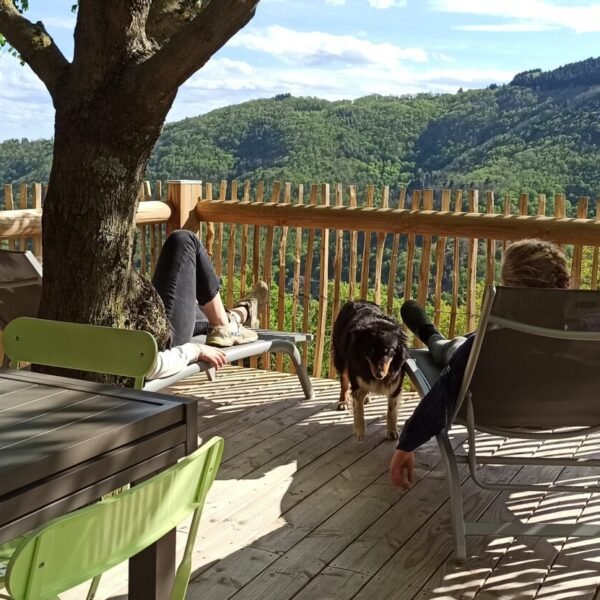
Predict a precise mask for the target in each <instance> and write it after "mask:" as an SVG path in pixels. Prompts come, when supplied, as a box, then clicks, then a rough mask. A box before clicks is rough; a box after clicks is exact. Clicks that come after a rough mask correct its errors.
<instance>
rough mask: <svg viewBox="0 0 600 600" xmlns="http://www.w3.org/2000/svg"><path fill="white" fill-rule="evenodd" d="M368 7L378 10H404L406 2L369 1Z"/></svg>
mask: <svg viewBox="0 0 600 600" xmlns="http://www.w3.org/2000/svg"><path fill="white" fill-rule="evenodd" d="M369 6H371V7H372V8H379V9H383V8H392V7H399V8H404V7H405V6H406V0H369Z"/></svg>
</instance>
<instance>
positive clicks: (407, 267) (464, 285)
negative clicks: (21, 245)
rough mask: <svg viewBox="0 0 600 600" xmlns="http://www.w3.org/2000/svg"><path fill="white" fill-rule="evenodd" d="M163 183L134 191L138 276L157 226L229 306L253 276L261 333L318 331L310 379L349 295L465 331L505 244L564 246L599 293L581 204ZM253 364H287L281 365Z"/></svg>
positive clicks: (12, 229)
mask: <svg viewBox="0 0 600 600" xmlns="http://www.w3.org/2000/svg"><path fill="white" fill-rule="evenodd" d="M162 189H164V188H163V187H162V186H160V185H158V186H156V185H155V190H154V194H152V191H151V189H150V186H149V184H145V186H144V187H143V190H142V192H141V199H143V200H144V202H141V203H140V210H139V211H138V225H139V227H140V230H139V231H140V235H139V236H138V240H139V242H138V253H139V254H138V265H139V268H140V269H141V270H142V271H143V272H145V273H148V274H151V272H152V270H153V267H154V263H155V261H156V258H157V256H158V252H159V250H160V247H161V246H162V241H163V239H164V236H165V235H166V234H167V233H168V231H170V230H172V229H176V228H180V227H185V228H188V229H191V230H194V231H197V232H198V233H199V234H200V236H201V238H202V240H203V242H204V243H205V246H206V248H207V250H208V252H209V254H210V255H211V256H212V259H213V264H214V266H215V270H216V271H217V274H218V275H219V276H220V277H221V278H222V282H223V294H224V299H225V301H226V303H227V304H229V305H231V304H232V303H233V301H234V299H235V298H236V297H237V296H238V295H244V294H245V293H246V292H247V291H248V290H249V288H251V287H252V285H254V284H255V283H256V282H257V281H258V280H259V279H263V280H265V281H266V282H267V284H268V285H269V287H270V290H271V297H270V302H269V304H268V305H267V306H266V307H265V309H264V312H263V315H262V323H263V325H264V326H269V327H271V328H275V329H282V330H283V329H288V330H298V329H300V330H304V331H311V332H313V333H314V334H315V342H314V344H312V345H309V346H307V347H306V348H304V349H303V351H304V355H305V358H306V359H307V361H308V363H309V366H310V368H311V372H312V373H313V374H314V375H315V376H331V377H333V376H334V369H333V364H332V361H331V354H330V352H329V343H330V331H331V323H332V322H333V320H334V319H335V316H336V315H337V312H338V311H339V309H340V306H341V304H342V303H343V302H345V301H346V300H347V299H350V298H369V299H372V300H374V301H375V302H377V303H379V304H382V305H383V307H384V308H385V309H386V310H387V311H388V312H389V313H391V314H394V315H395V316H398V312H399V307H400V304H401V302H402V301H403V300H404V299H405V298H411V297H412V298H416V299H418V300H419V301H420V302H421V303H423V304H427V306H428V307H429V309H430V311H431V313H432V317H433V319H434V322H435V323H436V324H437V325H438V326H439V327H440V328H441V330H442V331H443V332H444V333H446V334H447V335H450V336H452V335H456V334H459V333H463V332H465V331H469V330H473V329H474V328H475V327H476V323H477V317H478V310H479V303H480V301H481V297H482V293H483V289H484V287H485V284H487V283H491V282H493V281H495V280H497V276H498V270H499V264H500V260H501V256H502V252H503V250H504V248H505V246H506V244H507V242H509V241H510V240H515V239H521V238H524V237H540V238H543V239H549V240H552V241H555V242H557V243H560V244H562V245H564V246H565V250H566V252H567V254H568V256H569V258H570V261H571V265H572V274H573V283H574V285H575V286H577V287H589V288H594V289H595V288H597V287H598V258H599V256H598V246H600V220H596V216H597V215H598V214H599V213H598V212H597V211H598V205H599V201H594V202H590V199H589V198H584V197H582V198H579V199H578V200H577V203H576V206H575V208H574V209H571V211H570V213H571V214H572V216H571V217H566V214H567V213H568V209H570V207H569V206H567V202H566V198H565V196H564V195H562V194H558V195H556V196H555V197H553V198H549V199H547V198H546V197H545V196H543V195H540V196H537V197H535V198H532V197H530V196H529V195H527V194H521V195H520V196H519V197H518V198H512V197H510V196H505V197H502V198H501V199H498V198H496V197H495V196H494V194H493V192H486V193H484V194H479V193H478V191H477V190H441V191H437V192H435V191H433V190H428V189H426V190H412V191H410V192H407V191H406V190H403V189H401V190H398V191H397V192H395V193H394V194H393V197H392V194H390V190H389V188H383V189H381V190H378V191H376V189H375V188H374V187H373V186H369V187H368V188H366V190H364V192H363V193H359V192H358V190H357V189H356V188H355V187H354V186H342V185H341V184H336V185H335V186H333V187H331V186H330V185H329V184H321V185H311V186H309V187H307V188H305V187H304V186H303V185H292V184H290V183H284V184H281V183H277V182H276V183H274V184H273V185H272V186H270V188H269V189H267V186H265V185H264V184H263V183H261V182H259V183H258V184H256V186H254V187H253V186H251V184H250V183H249V182H245V183H244V184H243V185H238V183H237V182H235V181H234V182H231V183H229V182H226V181H222V182H220V183H219V184H218V185H212V184H211V183H206V184H204V185H201V184H200V182H194V181H176V182H169V183H168V184H167V186H166V189H167V194H166V199H165V200H163V198H162V193H161V190H162ZM215 196H216V198H215ZM153 198H154V200H153ZM266 198H268V200H269V201H268V202H265V199H266ZM157 199H160V200H157ZM573 213H574V214H573ZM39 215H40V210H39V209H29V210H28V211H26V212H25V211H21V210H19V211H6V212H4V213H0V238H2V237H4V238H9V239H10V240H11V241H12V242H13V243H14V240H15V238H17V237H19V236H24V235H34V236H35V235H39V233H40V229H39V225H40V219H39ZM34 239H35V238H34ZM254 364H256V362H255V363H254ZM259 364H262V366H263V367H265V368H271V367H275V368H278V369H284V368H286V367H287V365H285V364H284V362H283V360H282V358H281V357H277V358H276V359H275V358H273V357H269V356H264V357H263V358H262V361H261V362H260V363H259Z"/></svg>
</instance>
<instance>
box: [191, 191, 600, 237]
mask: <svg viewBox="0 0 600 600" xmlns="http://www.w3.org/2000/svg"><path fill="white" fill-rule="evenodd" d="M196 213H197V215H198V217H199V219H200V220H202V221H207V222H217V223H235V224H244V225H266V226H285V227H311V228H322V229H343V230H347V231H371V232H383V233H398V234H401V233H408V234H416V235H438V236H448V237H460V238H469V239H477V238H479V239H482V238H483V239H492V240H517V239H522V238H525V237H536V238H541V239H547V240H552V241H554V242H558V243H567V244H581V245H590V246H597V245H599V244H600V220H593V219H571V218H554V217H544V216H526V215H502V214H486V213H465V212H441V211H433V210H408V209H391V208H372V207H359V208H357V207H348V206H328V205H315V204H283V203H282V204H278V203H271V202H265V203H255V202H246V201H239V200H226V201H224V200H199V201H198V204H197V206H196Z"/></svg>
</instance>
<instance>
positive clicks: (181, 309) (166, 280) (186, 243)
mask: <svg viewBox="0 0 600 600" xmlns="http://www.w3.org/2000/svg"><path fill="white" fill-rule="evenodd" d="M152 285H154V287H155V288H156V291H157V292H158V293H159V295H160V297H161V298H162V301H163V303H164V305H165V309H166V311H167V317H168V319H169V323H170V324H171V341H170V344H171V346H180V345H181V344H185V343H187V342H189V341H190V340H191V339H192V337H193V336H194V335H200V334H202V333H207V331H208V319H207V318H206V315H204V313H203V312H202V311H201V310H200V308H199V306H204V305H205V304H206V303H207V302H210V301H211V300H213V299H214V298H215V296H216V295H217V294H218V293H219V288H220V281H219V278H218V277H217V275H216V273H215V270H214V269H213V266H212V263H211V261H210V257H209V256H208V254H207V253H206V250H205V249H204V246H203V245H202V243H201V242H200V240H199V239H198V238H197V237H196V236H195V235H194V234H193V233H192V232H191V231H187V230H185V229H178V230H177V231H174V232H173V233H172V234H171V235H170V236H169V237H168V238H167V240H166V242H165V243H164V245H163V247H162V250H161V251H160V255H159V257H158V261H157V263H156V270H155V271H154V277H153V278H152Z"/></svg>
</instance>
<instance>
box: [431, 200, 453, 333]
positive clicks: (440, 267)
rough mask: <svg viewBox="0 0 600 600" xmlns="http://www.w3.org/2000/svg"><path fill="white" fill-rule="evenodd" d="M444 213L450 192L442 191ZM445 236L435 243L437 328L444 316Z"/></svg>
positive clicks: (434, 307) (447, 205) (434, 304)
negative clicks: (442, 308) (442, 307)
mask: <svg viewBox="0 0 600 600" xmlns="http://www.w3.org/2000/svg"><path fill="white" fill-rule="evenodd" d="M441 209H442V212H448V211H449V210H450V190H442V206H441ZM446 240H447V238H446V237H445V236H439V237H438V239H437V242H436V243H435V290H434V296H433V322H434V324H435V326H436V327H439V325H440V319H441V316H442V310H441V306H442V283H443V278H444V263H445V261H446Z"/></svg>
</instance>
